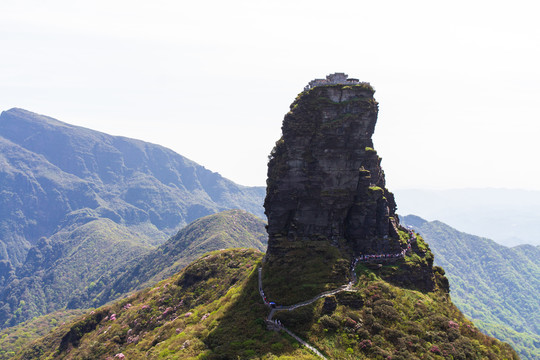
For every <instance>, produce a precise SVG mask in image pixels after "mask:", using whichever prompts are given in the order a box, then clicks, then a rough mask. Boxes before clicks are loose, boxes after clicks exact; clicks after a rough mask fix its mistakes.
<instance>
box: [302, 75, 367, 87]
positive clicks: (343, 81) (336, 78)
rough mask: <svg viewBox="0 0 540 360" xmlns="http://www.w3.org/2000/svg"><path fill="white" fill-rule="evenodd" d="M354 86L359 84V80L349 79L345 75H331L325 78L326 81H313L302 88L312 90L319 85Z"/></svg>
mask: <svg viewBox="0 0 540 360" xmlns="http://www.w3.org/2000/svg"><path fill="white" fill-rule="evenodd" d="M351 84H352V85H356V84H360V80H358V79H354V78H349V75H347V74H345V73H333V74H330V75H327V76H326V79H314V80H311V81H310V82H309V84H307V85H306V87H304V91H305V90H309V89H313V88H314V87H315V86H321V85H351Z"/></svg>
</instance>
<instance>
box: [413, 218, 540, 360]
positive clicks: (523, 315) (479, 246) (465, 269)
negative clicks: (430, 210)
mask: <svg viewBox="0 0 540 360" xmlns="http://www.w3.org/2000/svg"><path fill="white" fill-rule="evenodd" d="M404 221H405V222H406V223H409V224H410V225H412V226H414V227H415V228H416V229H417V230H418V231H419V232H420V233H422V234H423V235H424V236H425V237H426V239H427V240H428V241H429V243H430V244H431V247H432V249H433V252H434V253H435V254H436V256H435V261H436V263H437V264H438V265H440V266H442V267H444V268H445V269H446V272H447V275H448V279H449V281H450V285H451V290H452V299H453V301H454V302H455V304H456V305H457V306H458V307H459V308H460V309H461V310H462V311H463V313H464V314H465V315H466V316H468V317H469V318H471V319H472V320H473V321H474V322H475V324H476V325H478V327H479V328H480V329H482V331H484V332H486V333H487V334H490V335H492V336H495V337H497V338H498V339H501V340H503V341H506V342H508V343H510V344H512V346H514V348H515V349H516V350H517V351H518V352H519V354H520V356H521V357H522V358H523V359H531V360H532V359H538V358H540V332H539V331H540V328H539V327H538V326H539V324H540V298H539V295H538V294H539V292H540V262H539V261H540V260H539V259H540V248H538V247H534V246H529V245H522V246H517V247H514V248H507V247H505V246H502V245H499V244H497V243H495V242H494V241H492V240H489V239H485V238H480V237H477V236H473V235H469V234H466V233H462V232H459V231H457V230H455V229H453V228H451V227H450V226H448V225H445V224H443V223H441V222H439V221H432V222H427V221H425V220H423V219H420V218H418V217H414V216H407V217H405V218H404Z"/></svg>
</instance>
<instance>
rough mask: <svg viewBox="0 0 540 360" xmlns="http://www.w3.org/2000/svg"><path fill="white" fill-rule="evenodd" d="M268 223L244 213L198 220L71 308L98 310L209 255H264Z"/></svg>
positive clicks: (229, 212) (90, 289) (236, 211)
mask: <svg viewBox="0 0 540 360" xmlns="http://www.w3.org/2000/svg"><path fill="white" fill-rule="evenodd" d="M264 226H265V222H264V221H262V220H261V219H259V218H258V217H256V216H254V215H252V214H250V213H248V212H246V211H243V210H228V211H223V212H220V213H218V214H213V215H208V216H205V217H203V218H201V219H198V220H195V221H194V222H192V223H191V224H189V225H188V226H186V227H185V228H184V229H182V230H180V231H179V232H178V233H177V234H176V235H175V236H173V237H172V238H171V239H169V240H168V241H167V242H166V243H164V244H163V245H162V246H160V247H159V248H157V249H154V250H152V251H151V252H149V253H148V254H145V255H143V256H140V257H136V258H134V259H133V260H131V261H130V262H128V263H127V264H125V265H123V266H122V267H121V268H118V269H117V271H115V272H113V273H111V275H110V276H108V277H107V280H105V279H103V281H101V282H100V284H99V285H97V286H95V287H93V288H89V289H87V290H86V291H85V292H83V293H82V294H80V295H79V296H77V297H74V298H73V299H72V301H71V303H70V306H71V307H96V306H101V305H103V304H105V303H107V302H109V301H111V300H115V299H116V298H118V297H119V296H121V295H125V294H127V293H129V292H131V291H134V290H136V289H142V288H144V287H147V286H150V285H152V284H154V283H156V282H158V281H160V280H163V279H165V278H167V277H170V276H172V275H173V274H175V273H177V272H178V271H180V270H181V269H182V268H184V267H185V266H186V265H188V264H189V263H191V262H192V261H194V260H195V259H197V258H198V257H200V256H201V255H202V254H204V253H207V252H209V251H214V250H219V249H226V248H236V247H249V248H254V249H258V250H260V251H263V250H264V249H265V248H266V241H267V239H266V238H267V235H266V231H265V228H264Z"/></svg>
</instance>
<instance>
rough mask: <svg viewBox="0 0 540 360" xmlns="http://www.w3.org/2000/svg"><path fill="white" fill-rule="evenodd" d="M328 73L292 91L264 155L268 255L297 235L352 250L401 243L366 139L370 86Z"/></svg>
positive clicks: (372, 108)
mask: <svg viewBox="0 0 540 360" xmlns="http://www.w3.org/2000/svg"><path fill="white" fill-rule="evenodd" d="M334 75H336V74H334ZM339 75H343V74H339ZM333 77H335V76H333V75H329V76H328V77H327V79H328V80H325V81H319V82H318V83H314V82H313V81H312V82H311V83H310V86H307V87H306V89H305V91H304V92H302V93H301V94H300V95H299V96H298V97H297V98H296V100H295V101H294V102H293V103H292V105H291V107H290V109H291V110H290V111H289V112H288V113H287V114H286V115H285V118H284V120H283V126H282V133H283V136H282V138H281V139H280V140H279V141H278V142H277V143H276V146H275V148H274V149H273V151H272V153H271V155H270V161H269V163H268V180H267V194H266V199H265V203H264V207H265V213H266V215H267V217H268V234H269V241H268V252H267V253H268V256H269V258H270V259H271V258H272V256H274V255H276V256H280V255H282V254H283V252H284V251H286V248H287V247H288V245H287V243H290V242H298V241H321V240H322V241H328V242H330V243H331V244H332V245H333V246H337V247H339V248H341V249H342V250H345V251H346V252H347V253H350V254H351V255H356V254H360V253H381V252H384V251H393V250H396V249H399V246H400V245H399V235H398V221H399V220H398V218H397V216H396V214H395V210H396V203H395V201H394V196H393V194H392V193H390V192H389V191H388V190H387V189H386V186H385V178H384V172H383V170H382V169H381V166H380V163H381V158H380V157H379V156H378V155H377V153H376V151H375V150H374V149H373V142H372V140H371V136H372V135H373V132H374V129H375V124H376V122H377V114H378V103H377V102H376V101H375V99H374V97H373V94H374V90H373V88H372V87H371V86H370V85H369V83H361V82H358V81H357V80H356V79H349V80H353V81H347V79H346V78H347V76H346V75H345V77H344V79H341V80H343V81H334V82H333V81H332V79H333ZM341 77H343V76H341Z"/></svg>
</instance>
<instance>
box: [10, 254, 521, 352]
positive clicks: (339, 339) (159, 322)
mask: <svg viewBox="0 0 540 360" xmlns="http://www.w3.org/2000/svg"><path fill="white" fill-rule="evenodd" d="M262 257H263V254H262V253H260V252H258V251H256V250H249V249H234V250H220V251H216V252H213V253H211V254H209V255H205V256H203V257H202V258H200V259H198V260H197V261H195V262H193V263H192V264H191V265H189V266H188V267H187V268H185V270H183V271H182V272H181V273H179V274H177V275H174V276H173V277H171V278H168V279H166V280H164V281H162V282H160V283H159V284H157V285H155V286H153V287H151V288H148V289H145V290H142V291H140V292H138V293H135V294H133V295H131V296H130V297H128V298H126V299H123V300H121V301H119V302H116V303H114V304H111V305H107V306H104V307H102V308H99V309H96V310H94V311H92V312H89V313H87V314H86V315H85V316H83V317H81V318H79V319H77V320H75V321H74V322H72V323H70V324H66V325H64V326H60V327H59V328H58V329H56V330H54V331H53V332H52V333H50V334H48V335H46V336H45V337H43V338H41V339H39V340H37V341H35V342H33V343H32V344H30V345H28V346H27V348H26V349H24V350H23V351H22V352H21V353H19V354H18V355H16V356H15V357H14V359H51V358H54V359H115V358H119V357H120V358H125V359H129V360H131V359H233V358H240V359H315V358H318V357H317V356H316V355H314V353H313V352H311V351H310V350H309V349H307V348H306V347H303V346H300V345H299V344H298V342H297V341H296V340H294V339H293V338H292V337H291V336H289V335H288V334H287V333H286V332H283V331H281V332H276V331H271V330H269V329H268V328H267V324H266V322H265V318H266V317H267V316H268V313H269V311H270V309H269V308H268V307H267V306H265V305H264V303H263V300H262V298H261V296H260V295H259V291H258V280H257V279H258V275H257V274H258V267H259V266H260V265H261V260H262ZM387 270H388V269H387ZM384 271H385V270H383V271H381V270H370V269H369V268H367V267H366V266H364V265H363V264H359V265H358V267H357V268H356V272H357V274H358V280H357V282H356V284H355V285H354V286H353V288H352V290H353V291H350V292H341V293H339V294H336V295H335V296H331V297H328V298H322V299H319V300H317V301H316V302H314V303H313V304H311V305H308V306H304V307H300V308H298V309H296V310H293V311H287V312H285V313H279V314H278V315H277V319H279V320H280V322H281V323H282V324H283V325H284V326H286V327H287V328H288V329H290V331H292V332H294V333H295V334H297V335H298V336H300V337H301V338H302V339H305V340H306V341H307V342H308V343H309V344H311V345H312V346H314V347H315V348H317V349H318V350H319V351H321V352H322V353H323V354H324V355H325V356H327V357H328V358H332V359H388V358H389V357H391V358H392V359H420V358H422V359H444V358H448V357H449V356H452V357H453V358H454V359H487V358H489V359H518V357H517V355H516V354H515V352H513V350H512V349H511V348H510V347H509V346H508V345H506V344H503V343H501V342H498V341H497V340H495V339H493V338H489V337H487V336H485V335H483V334H482V333H480V332H479V331H478V330H477V329H476V328H475V327H474V326H473V325H472V324H471V323H470V322H469V321H468V320H466V319H465V318H464V317H463V315H462V314H461V313H460V312H459V310H458V309H457V308H455V307H454V306H453V305H452V304H451V302H450V300H449V298H448V296H447V295H446V292H445V290H444V289H438V290H435V291H434V292H419V291H415V290H408V289H405V288H401V287H396V286H393V285H391V284H390V283H388V282H386V281H385V280H384V279H383V278H382V277H381V275H383V274H384ZM263 286H264V282H263Z"/></svg>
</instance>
